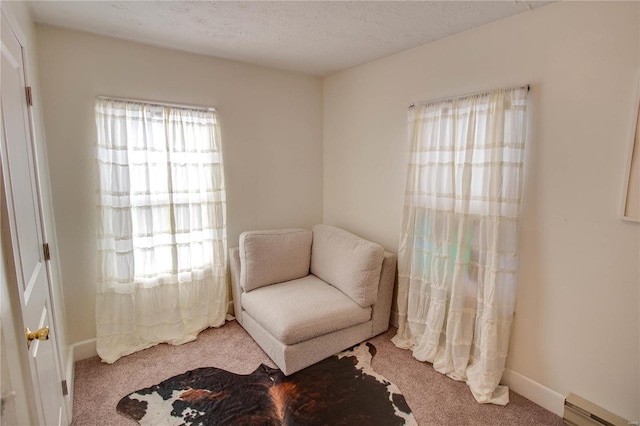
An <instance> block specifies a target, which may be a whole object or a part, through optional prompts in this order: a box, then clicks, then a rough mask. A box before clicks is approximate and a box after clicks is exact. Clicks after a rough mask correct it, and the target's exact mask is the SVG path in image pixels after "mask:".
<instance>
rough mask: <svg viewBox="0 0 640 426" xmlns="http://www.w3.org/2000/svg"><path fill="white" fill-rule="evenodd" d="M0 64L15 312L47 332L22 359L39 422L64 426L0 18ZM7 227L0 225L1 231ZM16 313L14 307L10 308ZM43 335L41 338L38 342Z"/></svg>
mask: <svg viewBox="0 0 640 426" xmlns="http://www.w3.org/2000/svg"><path fill="white" fill-rule="evenodd" d="M1 32H2V37H1V41H2V64H1V69H2V72H1V73H0V78H1V81H2V83H1V85H0V97H1V106H2V109H1V111H2V145H1V152H2V176H3V179H2V180H3V183H4V189H5V195H6V208H7V212H8V222H9V223H8V225H9V226H8V228H9V230H10V235H3V236H2V238H3V239H4V238H10V241H11V247H12V249H13V250H12V251H13V253H12V260H13V262H11V261H9V262H8V263H9V264H12V265H11V266H13V267H14V268H15V281H17V282H14V283H9V285H17V287H18V291H17V293H18V295H19V302H20V303H19V305H20V306H19V309H20V310H21V311H22V320H23V324H22V326H24V327H25V328H27V327H28V328H30V329H31V330H32V331H36V330H39V329H43V328H44V327H48V328H49V333H50V334H49V339H48V340H38V339H36V340H33V341H32V342H31V344H30V345H29V346H28V345H27V340H26V337H25V340H24V341H23V342H22V344H24V347H23V350H24V352H25V353H24V354H23V355H25V356H23V357H22V359H23V360H24V359H28V364H29V371H30V375H31V382H32V385H33V392H34V394H35V395H34V397H35V406H36V409H37V411H38V413H37V415H34V416H33V418H37V419H38V422H39V423H40V424H44V425H60V424H67V419H66V415H65V411H64V409H63V404H64V397H63V394H62V380H61V375H60V369H59V366H60V363H59V362H58V357H59V352H58V348H57V346H56V338H55V330H54V329H53V320H52V318H53V315H52V312H51V300H50V293H49V280H48V274H47V267H48V265H47V263H46V261H47V259H45V253H44V250H43V248H44V241H43V224H44V223H43V221H42V210H41V208H40V197H39V193H38V183H37V174H36V168H37V164H36V161H35V159H36V157H35V153H34V149H35V146H34V144H33V138H32V133H31V126H30V118H29V111H28V106H27V100H26V96H25V83H24V82H25V78H24V68H23V49H22V46H21V45H20V42H19V41H18V38H17V37H16V35H15V34H14V33H13V31H12V30H11V26H10V25H9V22H8V21H7V19H6V17H5V16H4V14H2V25H1ZM6 229H7V227H6V226H5V225H3V232H4V231H5V230H6ZM16 309H18V307H16ZM44 334H46V333H43V335H41V337H42V338H44Z"/></svg>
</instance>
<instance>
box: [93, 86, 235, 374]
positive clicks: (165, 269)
mask: <svg viewBox="0 0 640 426" xmlns="http://www.w3.org/2000/svg"><path fill="white" fill-rule="evenodd" d="M95 117H96V126H97V147H96V158H97V169H98V235H97V243H98V248H97V249H98V253H97V255H98V256H97V257H98V282H97V297H96V325H97V349H98V354H99V355H100V357H101V358H102V360H103V361H105V362H108V363H112V362H115V361H116V360H117V359H118V358H120V357H121V356H124V355H128V354H130V353H133V352H135V351H138V350H141V349H145V348H148V347H150V346H153V345H156V344H158V343H162V342H167V343H171V344H174V345H178V344H182V343H186V342H189V341H192V340H194V339H195V338H196V335H197V334H198V333H199V332H200V331H202V330H203V329H205V328H207V327H210V326H220V325H222V324H223V323H224V321H225V316H226V312H227V301H228V296H227V289H226V260H227V259H226V252H227V250H226V221H225V214H226V212H225V210H226V208H225V186H224V170H223V165H222V152H221V146H220V133H219V127H218V121H217V118H216V115H215V112H213V111H205V110H196V109H188V108H177V107H169V106H162V105H155V104H146V103H138V102H132V101H120V100H112V99H104V98H98V99H97V101H96V105H95Z"/></svg>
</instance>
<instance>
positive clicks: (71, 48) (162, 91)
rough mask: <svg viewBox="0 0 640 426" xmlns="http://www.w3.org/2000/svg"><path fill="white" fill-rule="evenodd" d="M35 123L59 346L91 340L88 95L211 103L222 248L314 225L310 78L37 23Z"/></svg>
mask: <svg viewBox="0 0 640 426" xmlns="http://www.w3.org/2000/svg"><path fill="white" fill-rule="evenodd" d="M37 35H38V51H39V55H40V56H39V59H40V75H41V81H42V92H43V99H44V119H45V127H46V133H47V144H48V148H49V161H50V167H51V186H52V189H53V200H54V208H55V213H56V219H57V221H56V228H57V231H58V237H59V243H60V250H61V251H60V257H61V260H62V264H63V278H64V294H65V301H66V304H67V306H68V312H67V316H68V320H69V338H70V341H72V342H79V341H82V340H85V339H91V338H93V337H95V306H94V305H95V283H96V261H95V251H96V249H95V247H96V245H95V213H96V207H95V202H94V195H95V188H96V186H95V185H94V177H95V172H94V171H95V167H94V159H93V146H94V142H95V124H94V115H93V105H94V99H95V97H96V96H97V95H109V96H116V97H126V98H138V99H149V100H156V101H168V102H176V103H186V104H195V105H207V106H214V107H216V109H217V110H218V114H219V118H220V123H221V133H222V144H223V155H224V162H225V172H226V176H225V177H226V184H227V222H228V226H227V228H228V240H229V247H233V246H236V245H237V244H238V235H239V234H240V233H241V232H242V231H245V230H250V229H264V228H271V227H273V228H276V227H310V226H312V225H313V224H315V223H319V222H321V221H322V80H321V79H320V78H317V77H308V76H302V75H297V74H292V73H286V72H282V71H276V70H271V69H267V68H261V67H257V66H253V65H247V64H241V63H238V62H233V61H228V60H223V59H217V58H212V57H206V56H199V55H194V54H189V53H183V52H178V51H173V50H169V49H162V48H156V47H151V46H146V45H142V44H137V43H131V42H125V41H120V40H116V39H111V38H107V37H101V36H95V35H89V34H86V33H81V32H74V31H69V30H64V29H59V28H53V27H47V26H38V27H37Z"/></svg>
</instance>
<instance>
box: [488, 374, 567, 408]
mask: <svg viewBox="0 0 640 426" xmlns="http://www.w3.org/2000/svg"><path fill="white" fill-rule="evenodd" d="M501 383H502V384H504V385H507V386H509V388H510V389H511V390H512V391H514V392H516V393H519V394H520V395H522V396H524V397H525V398H527V399H529V400H531V401H533V402H535V403H536V404H538V405H539V406H541V407H542V408H545V409H547V410H549V411H551V412H552V413H554V414H557V415H558V416H560V417H562V416H563V414H564V398H565V397H564V396H563V395H560V394H559V393H558V392H556V391H554V390H551V389H549V388H548V387H546V386H544V385H541V384H540V383H538V382H535V381H533V380H531V379H530V378H528V377H526V376H523V375H522V374H520V373H517V372H515V371H513V370H511V369H508V368H507V369H506V370H504V374H503V375H502V381H501Z"/></svg>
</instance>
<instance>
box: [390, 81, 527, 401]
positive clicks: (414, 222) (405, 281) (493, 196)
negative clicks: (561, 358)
mask: <svg viewBox="0 0 640 426" xmlns="http://www.w3.org/2000/svg"><path fill="white" fill-rule="evenodd" d="M527 97H528V89H527V88H526V87H524V88H517V89H510V90H498V91H493V92H490V93H485V94H480V95H476V96H468V97H463V98H458V99H452V100H447V101H443V102H437V103H433V104H429V105H418V106H416V107H415V108H413V109H412V110H411V111H410V119H409V123H410V129H409V133H410V137H411V152H410V160H409V168H408V176H407V187H406V194H405V206H404V216H403V222H402V232H401V237H400V247H399V253H398V269H399V281H398V304H399V307H398V309H399V319H400V327H399V329H398V333H397V335H396V336H395V337H394V338H393V341H394V343H395V344H396V346H398V347H401V348H407V349H411V350H412V351H413V355H414V357H415V358H417V359H419V360H421V361H428V362H431V363H433V367H434V369H435V370H436V371H439V372H441V373H443V374H446V375H447V376H449V377H451V378H453V379H455V380H461V381H466V382H467V384H468V385H469V387H470V388H471V391H472V392H473V395H474V396H475V398H476V400H477V401H478V402H483V403H485V402H490V403H495V404H501V405H505V404H507V403H508V402H509V393H508V389H507V388H506V387H504V386H498V385H499V383H500V379H501V377H502V373H503V371H504V366H505V361H506V357H507V350H508V345H509V333H510V328H511V321H512V318H513V312H514V308H515V299H516V269H517V265H518V221H519V215H520V200H521V192H522V178H523V158H524V148H525V139H526V138H525V134H526V129H525V128H526V111H527Z"/></svg>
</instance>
